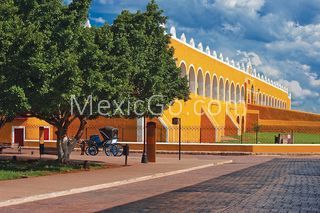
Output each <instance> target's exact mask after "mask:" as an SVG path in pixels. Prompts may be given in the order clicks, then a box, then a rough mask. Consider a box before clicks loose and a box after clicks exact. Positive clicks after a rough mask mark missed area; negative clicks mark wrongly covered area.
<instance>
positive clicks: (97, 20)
mask: <svg viewBox="0 0 320 213" xmlns="http://www.w3.org/2000/svg"><path fill="white" fill-rule="evenodd" d="M90 19H91V20H93V21H94V22H96V23H98V24H104V23H105V22H106V20H105V19H104V18H102V17H98V18H94V17H92V18H90Z"/></svg>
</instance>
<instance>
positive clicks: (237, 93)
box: [236, 85, 241, 103]
mask: <svg viewBox="0 0 320 213" xmlns="http://www.w3.org/2000/svg"><path fill="white" fill-rule="evenodd" d="M240 98H241V94H240V86H239V85H237V88H236V102H237V103H240V102H241V99H240Z"/></svg>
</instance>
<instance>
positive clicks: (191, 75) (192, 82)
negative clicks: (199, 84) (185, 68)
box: [189, 67, 196, 93]
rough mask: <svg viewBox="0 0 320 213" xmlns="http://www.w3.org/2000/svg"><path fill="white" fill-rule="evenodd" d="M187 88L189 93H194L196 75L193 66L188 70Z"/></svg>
mask: <svg viewBox="0 0 320 213" xmlns="http://www.w3.org/2000/svg"><path fill="white" fill-rule="evenodd" d="M189 89H190V92H191V93H196V75H195V72H194V69H193V67H191V68H190V70H189Z"/></svg>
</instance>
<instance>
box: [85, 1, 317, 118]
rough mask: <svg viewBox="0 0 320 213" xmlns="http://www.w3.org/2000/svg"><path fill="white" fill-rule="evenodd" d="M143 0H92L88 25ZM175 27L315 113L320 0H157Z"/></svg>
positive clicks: (297, 106)
mask: <svg viewBox="0 0 320 213" xmlns="http://www.w3.org/2000/svg"><path fill="white" fill-rule="evenodd" d="M147 3H148V1H147V0H93V2H92V6H91V10H90V21H91V24H92V25H98V26H99V25H102V24H103V23H105V22H108V23H110V24H111V23H112V22H113V20H114V18H115V17H116V16H117V15H118V14H119V13H120V12H121V11H122V10H124V9H126V10H130V11H132V12H134V11H136V10H144V8H145V6H146V4H147ZM157 3H158V4H159V5H160V7H161V8H162V9H163V10H164V13H165V15H166V16H168V17H169V21H168V23H167V26H168V27H170V26H175V27H176V28H177V34H178V36H180V35H181V33H185V34H186V36H187V39H188V40H189V39H190V38H191V37H193V38H194V39H195V41H196V43H198V42H202V43H203V44H204V45H205V46H206V45H209V46H210V48H211V49H214V50H216V51H217V52H218V53H220V52H222V53H223V55H224V56H225V57H226V56H228V57H229V58H232V59H235V60H237V61H246V60H248V58H250V59H251V62H252V63H253V65H255V67H256V69H257V71H258V72H260V73H263V74H264V75H266V76H268V77H270V79H273V80H275V81H277V82H280V83H282V84H284V85H285V86H287V87H288V88H289V90H290V92H291V93H292V96H293V98H292V99H293V103H292V108H293V109H299V110H304V111H311V112H317V113H320V107H318V106H320V95H319V94H320V0H294V1H288V0H276V1H275V0H175V1H172V0H158V1H157Z"/></svg>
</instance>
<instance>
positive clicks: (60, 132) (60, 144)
mask: <svg viewBox="0 0 320 213" xmlns="http://www.w3.org/2000/svg"><path fill="white" fill-rule="evenodd" d="M65 134H66V131H65V130H63V128H62V127H58V130H57V132H56V135H57V151H58V161H59V162H60V163H65V159H64V157H65V154H64V147H63V143H64V141H63V138H64V135H65Z"/></svg>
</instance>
